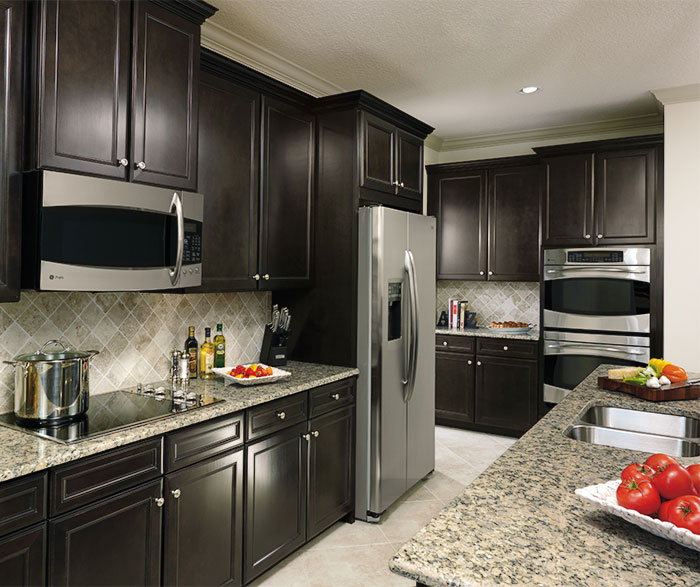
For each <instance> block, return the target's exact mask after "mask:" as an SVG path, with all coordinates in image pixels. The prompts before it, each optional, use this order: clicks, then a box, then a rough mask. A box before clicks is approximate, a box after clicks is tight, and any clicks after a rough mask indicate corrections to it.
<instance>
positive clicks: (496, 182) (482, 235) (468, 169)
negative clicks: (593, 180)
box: [427, 156, 540, 281]
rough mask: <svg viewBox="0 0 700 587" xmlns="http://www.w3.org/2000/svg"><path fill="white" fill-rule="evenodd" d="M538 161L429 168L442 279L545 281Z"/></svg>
mask: <svg viewBox="0 0 700 587" xmlns="http://www.w3.org/2000/svg"><path fill="white" fill-rule="evenodd" d="M536 163H537V161H536V159H535V158H534V157H531V156H528V157H517V158H511V159H501V160H490V161H475V162H468V163H447V164H441V165H430V166H428V168H427V169H428V214H432V215H434V216H435V217H436V218H437V278H438V279H454V280H489V281H538V280H539V245H540V232H539V184H540V172H539V168H538V166H537V165H536Z"/></svg>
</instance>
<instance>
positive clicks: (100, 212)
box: [40, 206, 177, 268]
mask: <svg viewBox="0 0 700 587" xmlns="http://www.w3.org/2000/svg"><path fill="white" fill-rule="evenodd" d="M40 247H41V252H40V257H41V259H42V260H44V261H53V262H56V263H63V264H67V265H78V266H82V267H98V268H162V267H172V266H174V265H175V260H176V253H177V217H176V216H175V214H164V213H158V212H149V211H145V210H136V209H130V208H110V207H101V206H93V207H91V206H53V207H47V208H44V209H43V211H42V228H41V241H40Z"/></svg>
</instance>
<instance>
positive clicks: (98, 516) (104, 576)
mask: <svg viewBox="0 0 700 587" xmlns="http://www.w3.org/2000/svg"><path fill="white" fill-rule="evenodd" d="M161 495H162V481H161V480H160V479H158V480H157V481H151V482H149V483H147V484H145V485H141V486H139V487H137V488H136V489H130V490H129V491H124V492H122V493H119V494H117V495H115V496H114V497H110V498H109V499H104V500H102V501H99V502H97V503H96V504H94V505H91V506H87V507H85V508H82V509H79V510H76V511H74V512H71V513H70V514H66V515H65V516H62V517H60V518H55V519H53V520H50V521H49V570H48V584H49V585H53V586H60V585H65V586H67V585H71V586H78V585H85V586H88V585H160V558H161V557H160V553H161V551H160V539H161V521H162V520H161V512H162V509H161V508H160V507H158V506H157V504H156V499H157V498H159V497H161Z"/></svg>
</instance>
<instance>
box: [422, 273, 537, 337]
mask: <svg viewBox="0 0 700 587" xmlns="http://www.w3.org/2000/svg"><path fill="white" fill-rule="evenodd" d="M435 298H436V311H435V323H436V324H437V321H438V319H439V318H440V312H442V311H447V310H448V304H449V300H450V298H458V299H459V300H468V301H469V305H470V309H471V311H472V312H476V323H477V326H488V325H489V324H490V323H491V322H492V321H496V322H502V321H504V320H512V321H518V322H530V323H532V324H538V323H539V320H540V284H539V283H531V282H520V281H518V282H516V281H512V282H511V281H438V282H437V288H436V296H435Z"/></svg>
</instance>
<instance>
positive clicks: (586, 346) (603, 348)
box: [546, 342, 646, 355]
mask: <svg viewBox="0 0 700 587" xmlns="http://www.w3.org/2000/svg"><path fill="white" fill-rule="evenodd" d="M546 346H548V347H550V348H557V349H561V348H568V349H591V350H599V351H607V352H609V353H618V354H622V355H645V354H646V352H645V351H637V350H634V349H632V350H623V349H617V348H615V347H611V346H600V345H597V344H594V343H591V344H586V343H581V344H577V343H560V342H548V343H547V345H546Z"/></svg>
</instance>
